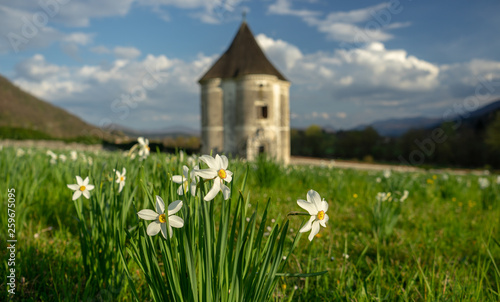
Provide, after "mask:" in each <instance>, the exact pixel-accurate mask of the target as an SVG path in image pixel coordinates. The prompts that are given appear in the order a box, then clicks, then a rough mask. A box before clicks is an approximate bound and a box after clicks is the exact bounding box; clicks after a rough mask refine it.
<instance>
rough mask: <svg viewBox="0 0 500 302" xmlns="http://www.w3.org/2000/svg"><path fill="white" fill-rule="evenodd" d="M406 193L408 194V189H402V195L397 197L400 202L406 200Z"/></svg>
mask: <svg viewBox="0 0 500 302" xmlns="http://www.w3.org/2000/svg"><path fill="white" fill-rule="evenodd" d="M408 195H410V192H408V190H404V191H403V196H401V198H400V199H399V201H400V202H403V201H405V200H406V198H408Z"/></svg>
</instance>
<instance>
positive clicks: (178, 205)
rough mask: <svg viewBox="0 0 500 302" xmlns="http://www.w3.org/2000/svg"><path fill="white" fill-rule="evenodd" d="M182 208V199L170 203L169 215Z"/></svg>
mask: <svg viewBox="0 0 500 302" xmlns="http://www.w3.org/2000/svg"><path fill="white" fill-rule="evenodd" d="M181 208H182V200H176V201H174V202H172V203H171V204H169V205H168V216H170V215H174V214H175V213H177V212H179V210H180V209H181Z"/></svg>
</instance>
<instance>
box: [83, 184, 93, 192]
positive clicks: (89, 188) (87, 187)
mask: <svg viewBox="0 0 500 302" xmlns="http://www.w3.org/2000/svg"><path fill="white" fill-rule="evenodd" d="M94 188H95V187H94V185H87V186H86V187H85V189H87V190H89V191H91V190H94Z"/></svg>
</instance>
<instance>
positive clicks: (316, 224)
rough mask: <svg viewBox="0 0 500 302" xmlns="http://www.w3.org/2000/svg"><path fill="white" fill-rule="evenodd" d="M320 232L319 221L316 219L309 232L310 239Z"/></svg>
mask: <svg viewBox="0 0 500 302" xmlns="http://www.w3.org/2000/svg"><path fill="white" fill-rule="evenodd" d="M318 232H319V222H317V221H315V222H314V223H313V224H312V228H311V233H310V234H309V237H307V238H309V241H312V240H313V238H314V236H316V234H318Z"/></svg>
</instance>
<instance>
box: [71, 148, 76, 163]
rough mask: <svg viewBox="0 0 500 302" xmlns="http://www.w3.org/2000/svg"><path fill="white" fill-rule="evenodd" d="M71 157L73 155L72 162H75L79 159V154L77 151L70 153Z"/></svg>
mask: <svg viewBox="0 0 500 302" xmlns="http://www.w3.org/2000/svg"><path fill="white" fill-rule="evenodd" d="M70 155H71V160H72V161H75V160H77V159H78V153H77V152H76V151H75V150H72V151H71V152H70Z"/></svg>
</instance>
